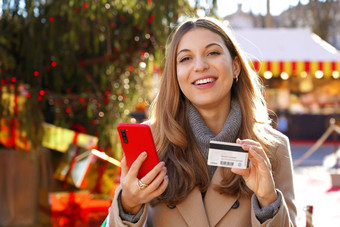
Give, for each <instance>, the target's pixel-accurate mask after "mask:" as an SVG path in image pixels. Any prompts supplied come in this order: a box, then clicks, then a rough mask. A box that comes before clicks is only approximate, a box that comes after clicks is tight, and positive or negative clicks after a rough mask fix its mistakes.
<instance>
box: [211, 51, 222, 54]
mask: <svg viewBox="0 0 340 227" xmlns="http://www.w3.org/2000/svg"><path fill="white" fill-rule="evenodd" d="M220 54H221V53H220V52H218V51H211V52H210V53H209V55H220Z"/></svg>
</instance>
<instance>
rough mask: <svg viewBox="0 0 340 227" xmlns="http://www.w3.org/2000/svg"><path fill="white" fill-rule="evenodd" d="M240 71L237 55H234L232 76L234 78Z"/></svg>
mask: <svg viewBox="0 0 340 227" xmlns="http://www.w3.org/2000/svg"><path fill="white" fill-rule="evenodd" d="M240 72H241V62H240V59H239V57H238V56H236V57H235V58H234V60H233V76H234V78H236V77H238V76H239V75H240Z"/></svg>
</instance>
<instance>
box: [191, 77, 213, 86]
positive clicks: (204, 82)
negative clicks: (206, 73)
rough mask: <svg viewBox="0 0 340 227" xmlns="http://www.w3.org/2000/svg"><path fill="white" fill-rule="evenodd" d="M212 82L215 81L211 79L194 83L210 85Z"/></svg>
mask: <svg viewBox="0 0 340 227" xmlns="http://www.w3.org/2000/svg"><path fill="white" fill-rule="evenodd" d="M214 80H215V79H213V78H207V79H203V80H197V81H195V85H200V84H207V83H211V82H213V81H214Z"/></svg>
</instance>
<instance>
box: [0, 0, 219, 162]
mask: <svg viewBox="0 0 340 227" xmlns="http://www.w3.org/2000/svg"><path fill="white" fill-rule="evenodd" d="M207 3H208V4H210V5H211V6H212V7H211V8H209V9H205V11H206V12H207V13H210V11H211V12H213V10H212V9H214V8H215V6H216V1H215V0H213V1H207ZM201 8H202V7H201V6H200V1H195V2H194V3H193V4H192V5H190V4H189V3H188V1H185V0H177V1H176V0H167V1H155V0H142V1H139V0H129V1H124V0H123V1H121V0H112V1H101V0H67V1H65V0H61V1H56V0H55V1H53V0H39V1H38V0H3V1H2V6H1V9H0V10H1V11H0V31H1V33H0V77H1V84H0V86H1V87H0V89H1V90H0V92H1V98H0V119H7V121H6V122H7V124H8V125H7V126H8V127H7V128H13V127H17V128H19V131H20V132H25V133H24V135H23V136H25V137H27V140H28V141H30V142H31V144H32V147H38V146H40V144H41V139H42V137H43V135H44V132H43V128H42V126H41V125H42V122H48V123H51V124H54V125H57V126H60V127H64V128H68V129H72V130H75V131H78V132H83V133H86V134H90V135H94V136H97V137H99V146H100V147H102V148H105V149H107V148H110V149H109V150H119V149H116V148H115V147H113V146H116V144H117V141H116V139H117V136H115V134H116V133H115V131H116V130H115V128H116V125H117V124H118V122H121V121H127V120H128V118H129V116H130V114H131V111H133V109H134V106H135V105H136V104H137V103H140V104H141V105H139V107H140V106H143V105H144V106H145V103H146V104H148V103H149V102H150V100H151V99H152V98H153V95H154V94H153V92H152V91H153V90H152V87H153V86H154V84H153V83H154V80H153V79H152V78H153V76H154V77H155V75H156V74H160V69H161V64H162V60H163V55H164V45H165V43H166V38H167V36H168V35H169V33H170V32H171V30H172V29H173V28H174V26H175V25H176V24H177V21H178V20H179V18H181V17H183V16H186V15H190V16H194V15H196V12H197V11H198V10H200V9H201ZM8 94H9V95H8ZM22 98H24V100H22V101H18V100H21V99H22ZM8 119H10V120H9V121H8ZM13 119H15V120H16V121H15V122H16V124H15V125H14V126H13V121H12V120H13ZM6 122H5V123H4V124H6ZM111 148H112V149H111ZM112 155H113V156H117V155H119V154H118V153H116V154H114V153H112Z"/></svg>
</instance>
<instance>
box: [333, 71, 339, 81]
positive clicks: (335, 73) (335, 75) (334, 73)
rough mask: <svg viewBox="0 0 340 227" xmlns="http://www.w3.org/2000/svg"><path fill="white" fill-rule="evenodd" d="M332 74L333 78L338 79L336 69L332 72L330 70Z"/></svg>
mask: <svg viewBox="0 0 340 227" xmlns="http://www.w3.org/2000/svg"><path fill="white" fill-rule="evenodd" d="M332 76H333V78H334V79H338V78H339V77H340V75H339V72H338V71H333V72H332Z"/></svg>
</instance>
